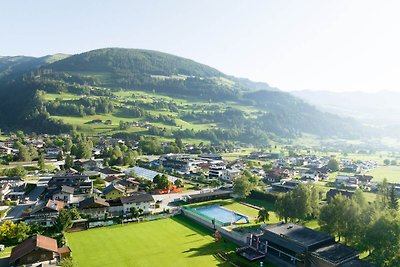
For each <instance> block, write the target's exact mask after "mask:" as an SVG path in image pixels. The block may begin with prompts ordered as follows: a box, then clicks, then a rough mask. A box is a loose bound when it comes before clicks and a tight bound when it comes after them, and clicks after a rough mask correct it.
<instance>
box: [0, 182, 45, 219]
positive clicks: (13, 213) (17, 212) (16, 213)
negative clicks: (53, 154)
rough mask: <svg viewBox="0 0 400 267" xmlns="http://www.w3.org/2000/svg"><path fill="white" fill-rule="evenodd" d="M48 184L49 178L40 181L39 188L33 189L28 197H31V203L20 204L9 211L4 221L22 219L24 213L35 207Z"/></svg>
mask: <svg viewBox="0 0 400 267" xmlns="http://www.w3.org/2000/svg"><path fill="white" fill-rule="evenodd" d="M47 182H48V179H47V178H42V179H40V180H39V181H38V183H37V186H36V188H35V189H33V190H32V191H31V192H30V193H29V194H28V195H27V197H29V201H28V202H27V203H20V204H18V205H17V206H15V207H13V208H12V209H11V210H9V211H8V213H7V215H6V217H5V218H4V219H3V221H5V220H17V219H19V218H21V216H22V212H23V211H24V210H26V209H28V208H30V207H32V206H34V205H35V203H36V201H37V199H38V198H39V196H40V195H41V194H42V193H43V191H44V189H45V187H46V184H47Z"/></svg>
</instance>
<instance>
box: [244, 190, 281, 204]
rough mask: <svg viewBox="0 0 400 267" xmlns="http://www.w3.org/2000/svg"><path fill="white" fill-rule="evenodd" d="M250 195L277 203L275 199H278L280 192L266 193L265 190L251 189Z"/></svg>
mask: <svg viewBox="0 0 400 267" xmlns="http://www.w3.org/2000/svg"><path fill="white" fill-rule="evenodd" d="M249 197H250V198H254V199H259V200H264V201H269V202H273V203H275V201H276V200H277V199H278V194H274V193H265V192H261V191H255V190H253V191H251V193H250V196H249Z"/></svg>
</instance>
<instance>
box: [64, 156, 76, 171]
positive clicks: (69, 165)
mask: <svg viewBox="0 0 400 267" xmlns="http://www.w3.org/2000/svg"><path fill="white" fill-rule="evenodd" d="M72 167H74V159H73V158H72V157H71V156H70V155H67V157H66V158H65V164H64V168H65V169H69V168H72Z"/></svg>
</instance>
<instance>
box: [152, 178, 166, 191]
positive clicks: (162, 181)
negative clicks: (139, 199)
mask: <svg viewBox="0 0 400 267" xmlns="http://www.w3.org/2000/svg"><path fill="white" fill-rule="evenodd" d="M153 183H154V184H155V186H156V189H160V190H165V189H168V188H169V186H170V182H169V180H168V176H167V175H166V174H163V175H159V174H157V175H156V176H155V177H154V179H153Z"/></svg>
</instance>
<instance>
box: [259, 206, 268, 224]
mask: <svg viewBox="0 0 400 267" xmlns="http://www.w3.org/2000/svg"><path fill="white" fill-rule="evenodd" d="M257 220H258V221H259V222H264V223H265V221H269V213H268V210H266V209H265V208H262V209H261V210H259V211H258V216H257Z"/></svg>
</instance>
